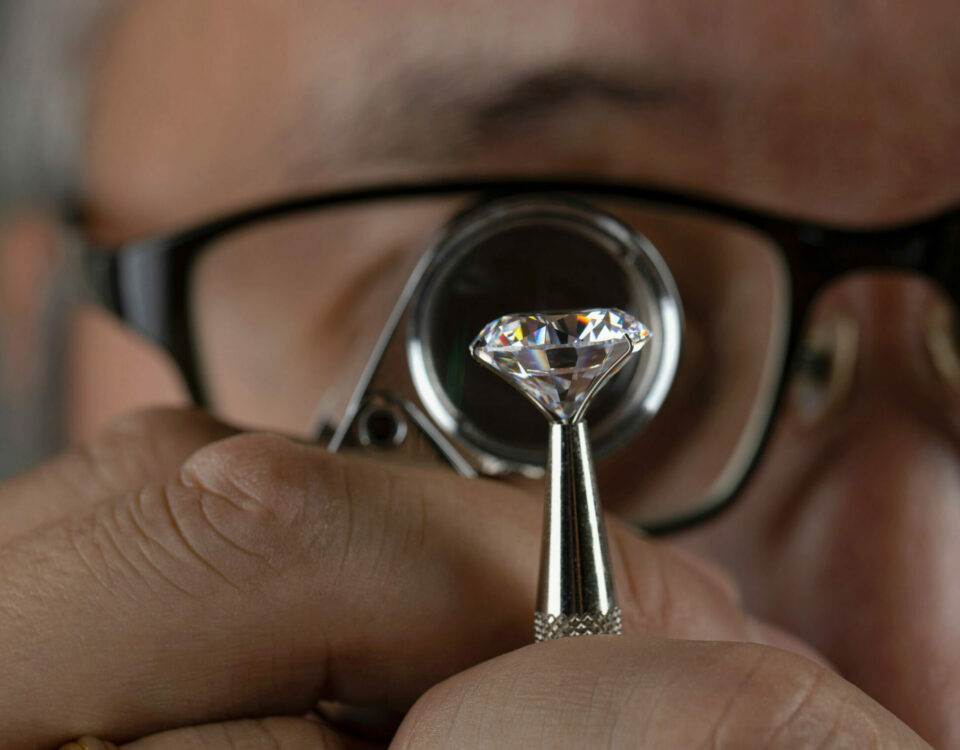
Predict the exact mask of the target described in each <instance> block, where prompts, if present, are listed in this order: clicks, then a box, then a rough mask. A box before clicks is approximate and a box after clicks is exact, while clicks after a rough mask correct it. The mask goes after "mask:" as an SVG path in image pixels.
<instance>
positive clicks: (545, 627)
mask: <svg viewBox="0 0 960 750" xmlns="http://www.w3.org/2000/svg"><path fill="white" fill-rule="evenodd" d="M649 338H650V331H649V330H647V327H646V326H644V325H643V323H641V322H640V321H639V320H637V319H636V318H634V317H633V316H631V315H629V314H628V313H625V312H623V311H622V310H618V309H616V308H593V309H589V310H577V311H570V312H551V313H523V314H514V315H505V316H503V317H502V318H498V319H497V320H494V321H491V322H490V323H488V324H487V325H486V326H485V327H484V329H483V330H482V331H481V332H480V334H479V335H478V336H477V338H476V339H475V340H474V342H473V343H472V344H471V345H470V353H471V355H473V358H474V359H476V360H477V361H478V362H480V363H481V364H483V365H485V366H486V367H488V368H489V369H491V370H493V371H494V372H495V373H497V375H499V376H500V377H502V378H503V379H504V380H506V381H507V382H508V383H510V384H511V385H513V386H514V387H515V388H517V390H519V391H520V392H521V393H523V395H525V396H526V397H527V398H528V399H529V400H530V401H531V402H532V403H533V404H534V405H535V406H536V407H537V408H538V409H539V410H540V411H541V412H542V413H543V414H544V415H545V416H546V417H547V419H548V420H549V421H550V444H549V452H548V454H547V475H548V484H547V501H546V507H545V509H544V521H543V547H542V550H541V558H540V587H539V594H538V599H537V611H536V613H535V614H534V635H535V637H536V640H538V641H546V640H552V639H554V638H563V637H566V636H575V635H599V634H613V635H618V634H620V632H621V618H620V608H619V607H618V606H617V598H616V595H615V594H614V590H613V580H612V578H611V575H610V562H609V559H608V555H607V541H606V533H605V531H604V524H603V514H602V510H601V507H600V501H599V497H598V496H597V482H596V476H595V474H594V468H593V457H592V455H591V452H590V442H589V437H588V435H587V423H586V421H585V420H584V418H583V416H584V413H585V412H586V410H587V407H588V406H589V405H590V400H591V399H592V398H593V397H594V396H595V395H596V393H597V392H598V391H599V390H600V388H602V387H603V386H604V385H605V384H606V383H607V382H609V380H610V378H611V377H613V375H615V374H616V373H617V372H618V371H619V370H620V368H621V367H623V365H624V364H626V362H627V360H628V359H629V358H630V357H631V355H633V354H635V353H636V352H638V351H640V349H641V348H642V347H643V345H644V344H645V343H646V342H647V340H649Z"/></svg>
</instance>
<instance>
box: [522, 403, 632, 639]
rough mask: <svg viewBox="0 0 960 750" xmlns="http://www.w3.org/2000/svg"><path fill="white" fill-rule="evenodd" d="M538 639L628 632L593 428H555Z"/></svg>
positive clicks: (582, 424)
mask: <svg viewBox="0 0 960 750" xmlns="http://www.w3.org/2000/svg"><path fill="white" fill-rule="evenodd" d="M547 470H548V481H549V486H548V488H547V507H546V511H545V513H544V522H543V548H542V552H541V555H542V557H541V561H540V589H539V597H538V601H537V612H536V614H535V616H534V630H535V636H536V640H538V641H546V640H552V639H554V638H564V637H566V636H575V635H599V634H611V635H616V634H619V633H621V632H622V628H621V617H620V608H619V607H618V606H617V600H616V595H615V594H614V590H613V580H612V578H611V575H610V561H609V556H608V554H607V539H606V532H605V530H604V524H603V514H602V511H601V508H600V502H599V497H598V494H597V482H596V477H595V475H594V471H593V460H592V458H591V454H590V442H589V437H588V435H587V424H586V422H584V421H580V422H576V423H575V424H560V423H556V422H552V423H551V424H550V447H549V453H548V457H547Z"/></svg>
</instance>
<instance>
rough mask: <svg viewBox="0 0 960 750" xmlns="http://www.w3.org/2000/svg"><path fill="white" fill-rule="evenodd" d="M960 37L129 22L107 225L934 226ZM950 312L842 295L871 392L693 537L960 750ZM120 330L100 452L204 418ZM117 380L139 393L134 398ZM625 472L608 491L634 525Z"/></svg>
mask: <svg viewBox="0 0 960 750" xmlns="http://www.w3.org/2000/svg"><path fill="white" fill-rule="evenodd" d="M958 39H960V21H958V16H957V13H956V9H955V7H954V6H953V4H951V3H949V2H947V1H946V0H925V1H924V2H922V3H920V4H917V3H914V4H911V5H892V4H875V3H863V2H859V3H858V2H826V1H824V2H816V3H790V2H785V1H780V0H778V1H777V2H772V3H761V4H758V3H755V2H747V0H735V1H734V2H729V3H723V4H717V3H709V2H704V1H702V0H683V2H681V3H679V4H678V3H676V2H661V1H660V0H649V1H646V0H601V1H599V2H598V1H597V0H592V1H590V2H588V1H587V0H561V1H560V2H557V3H553V4H551V6H550V12H549V13H545V12H544V10H543V5H542V3H536V2H534V0H514V1H513V2H510V3H506V2H496V3H491V2H483V3H481V2H473V1H472V0H471V1H470V2H461V3H457V4H455V5H454V4H450V3H444V2H441V1H440V0H414V1H413V2H409V3H405V4H404V6H403V9H402V10H398V8H397V6H396V4H395V3H386V2H367V3H352V2H347V1H346V0H343V1H341V0H330V1H327V2H307V1H306V0H285V1H284V2H274V3H269V4H267V3H260V2H255V1H252V0H209V1H208V2H204V3H196V2H192V1H191V0H138V1H136V2H128V3H126V4H125V5H124V7H123V8H122V10H121V11H120V12H119V13H118V15H117V18H116V19H115V21H114V23H113V25H112V26H111V28H110V32H109V34H108V36H107V37H106V44H105V46H104V49H103V57H102V59H101V63H102V64H101V67H100V70H99V75H98V78H97V86H96V96H95V100H94V109H93V113H92V114H93V120H92V128H91V131H90V138H89V143H88V151H87V154H86V163H85V172H84V174H85V195H86V198H87V202H88V206H89V208H90V211H91V217H92V225H91V229H92V231H93V232H95V234H96V235H97V236H99V237H100V238H102V239H106V240H111V241H119V240H124V239H129V238H132V237H136V236H140V235H144V234H148V233H151V232H156V231H163V230H171V229H175V228H180V227H183V226H187V225H189V224H190V223H191V222H194V221H198V220H202V219H205V218H208V217H211V216H214V215H216V214H218V213H220V212H224V211H229V210H232V209H235V208H238V207H241V206H245V205H248V204H252V203H255V202H257V201H267V200H272V199H276V198H278V197H280V196H284V195H288V194H295V193H299V192H304V191H309V190H320V189H328V188H333V187H338V186H347V185H354V184H358V183H371V182H376V181H380V180H387V179H395V178H414V177H415V178H427V177H436V176H441V175H445V174H468V173H491V174H492V173H509V172H513V171H515V172H522V173H542V174H551V173H552V174H571V173H576V174H588V175H595V176H598V177H617V178H629V179H634V180H645V181H651V182H656V183H661V184H664V185H671V186H676V187H682V188H688V189H695V190H699V191H705V192H708V193H713V194H718V195H723V196H726V197H729V198H734V199H737V200H740V201H744V202H747V203H750V204H753V205H756V206H759V207H764V208H770V209H775V210H779V211H784V212H789V213H791V214H794V215H801V216H805V217H809V218H812V219H819V220H824V221H831V222H839V223H843V224H850V225H882V224H885V223H889V222H894V221H897V220H905V219H909V218H915V217H921V216H923V215H925V214H927V213H930V212H932V211H934V210H936V209H939V208H942V207H945V206H948V205H951V204H953V203H955V202H956V201H957V200H958V199H960V181H958V179H957V174H958V168H960V145H958V144H960V52H958V50H960V45H958V44H957V41H958ZM530 91H540V92H543V91H545V92H546V94H544V95H543V96H542V98H541V99H539V100H537V101H535V102H534V103H532V104H531V102H530V96H529V92H530ZM382 263H383V259H382V258H377V257H365V258H363V260H362V264H361V265H358V266H357V267H356V268H344V269H342V272H341V273H340V274H339V275H330V276H329V277H328V278H327V279H325V281H324V283H325V284H326V286H325V287H324V288H323V294H325V295H326V294H329V295H336V294H337V293H338V290H339V291H341V292H342V288H341V287H347V286H349V285H350V284H358V285H359V287H358V288H360V289H361V290H362V292H363V294H364V295H366V299H368V300H370V301H371V302H370V304H371V305H373V302H372V301H373V300H377V299H380V300H382V299H383V298H384V297H386V296H388V293H387V292H386V291H385V288H386V287H388V288H394V287H395V285H396V279H395V278H393V277H391V276H389V275H388V276H387V277H381V276H380V275H379V274H377V272H376V269H378V268H379V267H380V264H382ZM371 269H372V270H371ZM381 278H387V279H389V280H388V281H385V282H384V284H386V287H381V286H378V283H379V282H378V280H379V279H381ZM275 283H276V284H277V285H280V284H281V283H282V280H279V279H278V280H276V281H275ZM319 296H320V297H322V295H319ZM941 304H942V302H941V300H940V299H939V297H938V295H937V293H936V292H935V290H934V289H933V288H932V287H931V286H929V285H927V284H925V283H920V282H918V281H916V280H912V279H908V278H905V277H900V276H881V275H875V276H874V275H870V276H867V275H865V276H860V277H857V278H853V279H849V280H847V281H845V282H843V283H841V284H840V285H838V286H836V287H834V288H833V289H831V290H830V291H829V292H828V293H827V294H826V295H825V296H824V298H823V299H822V300H820V303H819V305H818V306H817V309H816V311H815V319H825V318H826V317H827V316H828V315H829V314H831V313H837V312H843V313H845V314H848V315H851V316H853V317H854V319H855V320H856V321H857V324H858V325H859V330H860V349H859V352H858V363H857V374H856V378H855V382H854V387H853V390H852V393H851V395H850V397H849V399H848V400H847V401H846V402H845V403H844V404H843V406H842V408H841V409H840V410H839V411H838V412H836V413H834V414H833V415H831V417H830V418H829V419H826V420H824V421H822V422H820V423H816V424H814V425H804V424H801V423H800V422H799V421H798V420H797V419H796V418H795V417H794V415H792V414H791V413H789V412H788V413H787V414H786V415H784V418H783V420H782V421H781V423H780V424H779V425H778V428H777V431H776V434H775V437H774V441H773V444H772V445H771V447H770V448H769V452H768V454H767V455H766V457H765V460H764V462H763V465H762V466H761V469H760V473H759V475H758V477H757V478H756V479H755V481H754V482H753V483H752V484H751V486H750V487H749V488H748V490H747V492H746V493H745V495H744V496H743V497H742V498H741V499H740V501H739V503H738V504H737V506H736V507H735V508H734V509H733V510H731V511H730V512H729V513H728V514H726V515H725V516H724V517H722V518H721V519H719V520H718V521H717V522H716V523H714V524H711V525H710V526H708V527H707V528H704V529H702V530H698V531H696V532H692V533H691V534H689V535H688V536H687V538H686V539H684V540H682V541H683V543H685V544H686V545H687V546H689V547H690V548H692V549H694V550H696V551H697V552H700V553H702V554H703V555H705V556H708V557H711V558H713V559H716V560H718V561H719V562H721V563H722V564H724V565H725V566H727V567H729V568H730V569H731V570H732V571H733V572H734V573H735V575H736V577H737V579H738V582H739V583H740V585H741V586H742V587H743V591H744V597H745V604H746V608H747V609H748V610H750V611H751V612H755V613H757V614H760V615H762V616H764V617H766V618H768V619H770V620H772V621H773V622H776V623H778V624H780V625H782V626H783V627H785V628H786V629H788V630H790V631H793V632H795V633H797V634H798V635H799V636H801V637H802V638H803V639H805V640H806V641H808V642H809V643H811V644H813V645H814V646H815V647H817V648H818V649H819V650H820V651H821V652H822V653H823V654H824V655H825V656H826V658H827V659H828V660H830V661H831V662H832V663H833V664H834V665H835V666H836V667H837V669H838V670H839V671H840V673H841V674H842V675H843V676H844V677H845V678H846V679H848V680H850V681H851V682H853V683H854V684H856V685H858V686H859V687H861V688H862V689H863V690H864V691H866V692H867V693H869V694H871V695H872V696H874V697H875V698H876V699H877V700H878V701H879V702H881V703H882V704H883V705H884V706H886V707H887V708H888V709H890V710H891V711H893V712H894V713H895V714H897V715H898V716H899V717H901V718H902V719H903V720H904V721H906V722H907V723H908V724H910V725H911V726H912V727H913V728H915V729H916V730H917V731H918V732H919V733H920V734H921V735H923V736H924V737H925V738H926V739H928V740H929V741H931V742H933V743H934V744H935V745H937V746H938V747H940V746H943V747H947V746H955V745H956V744H957V743H960V719H958V718H957V712H956V710H955V709H956V705H957V702H958V701H960V677H958V676H957V675H960V654H958V651H957V649H956V647H955V634H956V633H957V632H960V594H958V591H957V587H956V585H955V572H956V571H957V570H960V551H958V547H957V545H956V544H955V540H956V538H957V537H958V535H960V490H958V487H960V483H958V473H960V459H958V456H957V435H958V432H957V429H958V427H960V425H958V424H957V423H958V419H960V408H958V404H957V402H956V399H957V394H956V393H954V392H953V391H951V390H950V389H949V388H948V387H946V385H945V384H944V382H943V381H942V380H941V379H940V378H939V377H938V376H937V373H936V372H935V371H934V369H933V366H932V365H931V363H930V357H929V355H928V353H927V351H926V350H925V348H924V344H923V342H924V340H925V332H926V326H927V325H928V320H929V319H930V316H931V314H932V312H933V311H934V310H935V309H936V308H937V306H938V305H941ZM371 310H373V312H371V315H374V316H375V315H376V314H380V313H381V312H382V310H380V309H379V308H376V306H375V305H373V306H372V307H371ZM336 312H337V310H336V308H335V306H324V305H319V306H318V307H316V308H315V313H314V314H324V315H334V314H336ZM815 323H816V320H815V321H814V324H815ZM111 325H112V324H110V323H109V322H108V321H106V320H104V319H102V318H100V317H97V316H93V315H89V316H84V317H82V318H81V319H80V320H79V321H78V323H77V330H76V341H77V345H76V347H75V352H76V353H75V356H74V360H75V362H74V365H75V367H76V368H77V371H78V373H81V375H80V376H79V377H78V378H77V379H76V380H75V389H76V392H75V394H74V398H75V401H76V403H77V409H78V412H77V416H76V422H77V433H78V436H84V435H89V434H90V433H91V432H93V431H96V430H97V429H99V427H101V426H102V425H103V424H104V423H105V422H106V421H108V420H109V419H110V418H111V417H112V416H114V415H115V414H116V413H117V412H118V411H121V410H125V409H127V408H130V407H132V406H135V405H140V404H147V403H156V402H157V401H158V400H168V401H173V402H176V401H178V400H182V398H183V394H182V391H181V390H179V387H178V384H177V381H176V378H175V377H174V376H173V375H172V371H171V368H170V366H169V363H167V362H165V361H164V360H163V359H162V358H161V357H159V355H157V354H156V353H155V352H153V351H150V350H149V349H148V348H146V347H144V346H143V345H142V344H139V343H136V342H133V341H131V340H130V339H129V338H128V337H123V336H120V335H119V334H118V333H117V332H116V330H115V329H112V328H111V327H110V326H111ZM317 330H323V327H322V326H319V325H318V326H317ZM328 330H330V331H334V330H335V328H334V326H332V325H331V326H329V327H328ZM891 332H892V333H891ZM251 345H253V344H252V343H251ZM364 346H367V344H364ZM364 346H361V345H360V344H358V350H359V348H364ZM354 354H355V353H354ZM355 356H359V355H356V354H355ZM118 363H123V364H120V365H118ZM322 364H323V363H319V364H318V365H317V366H318V369H320V370H322V369H323V367H322ZM118 369H119V370H120V371H121V374H120V375H119V376H118V375H117V374H116V373H117V371H118ZM131 372H133V373H136V374H137V377H135V378H132V377H130V373H131ZM121 379H122V380H123V382H126V383H129V382H131V381H136V382H137V383H138V384H139V386H138V387H133V388H131V389H130V390H127V391H125V392H123V393H119V392H116V391H112V389H111V384H112V383H114V382H119V381H120V380H121ZM334 380H335V378H334V377H333V375H331V379H330V383H329V384H328V385H329V386H331V387H332V386H333V385H334V384H335V383H334ZM319 385H320V384H318V386H319ZM238 388H240V386H238ZM104 392H112V394H113V395H114V396H115V397H116V398H115V399H114V400H111V399H109V398H107V399H104V397H103V395H102V394H103V393H104ZM238 393H246V394H247V395H246V396H243V397H241V396H237V397H236V399H235V402H236V407H235V409H234V412H235V413H234V414H231V413H230V410H229V409H228V410H225V414H224V416H225V417H226V418H227V419H230V418H231V416H233V417H234V418H239V417H238V415H239V414H240V412H241V411H242V410H243V409H244V408H249V409H251V410H252V411H251V413H252V414H265V413H269V412H270V410H271V401H270V400H269V399H270V397H271V394H269V393H261V396H260V397H259V398H258V402H257V403H256V404H252V405H248V406H247V407H245V406H244V405H243V404H242V403H240V402H242V401H243V400H244V399H245V398H246V399H253V398H255V397H257V396H256V394H257V389H252V388H251V389H248V390H246V391H244V390H243V389H242V388H241V389H240V390H239V391H238ZM630 464H631V462H630V461H629V460H625V461H624V462H623V465H621V466H615V467H613V468H612V469H611V471H610V473H608V474H607V475H605V476H604V477H602V478H601V481H602V482H603V483H604V485H605V486H604V488H603V491H604V494H605V497H615V498H616V503H615V504H616V508H615V510H616V511H617V512H618V513H620V514H622V515H624V516H627V517H629V515H630V507H629V504H630V488H631V487H632V483H633V482H634V481H635V479H633V478H632V476H631V473H632V472H635V471H636V469H635V467H634V466H632V465H630Z"/></svg>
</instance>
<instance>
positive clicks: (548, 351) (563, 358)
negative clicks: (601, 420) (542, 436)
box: [470, 308, 650, 423]
mask: <svg viewBox="0 0 960 750" xmlns="http://www.w3.org/2000/svg"><path fill="white" fill-rule="evenodd" d="M649 338H650V331H649V330H648V329H647V327H646V326H645V325H644V324H643V323H641V322H640V321H639V320H637V319H636V318H634V317H633V316H632V315H630V314H628V313H625V312H623V310H618V309H616V308H594V309H590V310H578V311H573V312H557V313H518V314H513V315H504V316H503V317H502V318H498V319H497V320H494V321H492V322H490V323H488V324H487V325H486V326H485V327H484V329H483V330H482V331H481V332H480V334H479V335H478V336H477V338H476V339H474V342H473V344H471V345H470V353H471V354H472V355H473V357H474V359H476V360H478V361H479V362H482V363H483V364H485V365H486V366H487V367H489V368H490V369H491V370H493V371H494V372H496V373H497V374H498V375H500V376H501V377H503V378H504V379H506V380H508V381H509V382H511V383H513V385H514V386H516V387H517V388H519V389H520V390H521V391H522V392H523V393H524V394H526V395H527V396H528V397H529V398H530V399H531V400H532V401H534V403H536V404H537V405H538V406H540V407H541V408H542V409H543V410H544V411H545V412H547V414H549V415H551V416H552V417H554V418H556V419H557V420H559V421H560V422H564V423H569V422H571V421H574V420H575V419H578V418H579V417H580V416H582V414H581V413H580V412H581V407H582V406H583V405H584V404H585V401H586V400H587V398H588V397H590V396H592V395H593V392H594V391H595V390H596V387H599V386H600V385H601V384H602V382H603V381H605V380H606V379H608V378H609V377H612V376H613V374H614V373H616V372H617V371H618V370H619V369H620V368H621V367H622V366H623V365H624V364H625V363H626V361H627V360H628V359H629V355H630V354H633V353H634V352H637V351H640V349H641V348H642V347H643V345H644V344H645V343H646V342H647V339H649Z"/></svg>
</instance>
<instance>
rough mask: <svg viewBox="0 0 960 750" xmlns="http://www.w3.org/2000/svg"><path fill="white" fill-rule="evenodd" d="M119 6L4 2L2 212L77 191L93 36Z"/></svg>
mask: <svg viewBox="0 0 960 750" xmlns="http://www.w3.org/2000/svg"><path fill="white" fill-rule="evenodd" d="M116 2H117V0H69V1H64V0H0V207H2V206H3V205H4V204H6V203H7V202H8V201H10V200H13V199H37V200H43V201H46V202H53V203H62V202H65V201H68V200H69V199H70V198H72V197H73V196H74V194H75V192H76V189H77V179H78V166H79V161H80V157H81V154H80V149H81V146H82V143H83V140H84V135H85V133H84V129H83V126H84V123H85V122H86V117H85V115H86V108H87V107H86V105H87V99H88V97H87V93H88V92H87V88H88V86H87V84H88V78H89V75H88V74H89V72H90V67H91V65H90V62H91V59H92V51H93V50H92V47H93V44H92V39H93V37H92V32H93V31H94V30H95V29H96V28H97V27H98V26H99V24H98V21H99V20H100V19H101V17H102V16H103V15H104V13H105V11H106V10H107V9H108V8H110V7H112V6H114V5H115V4H116Z"/></svg>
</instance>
